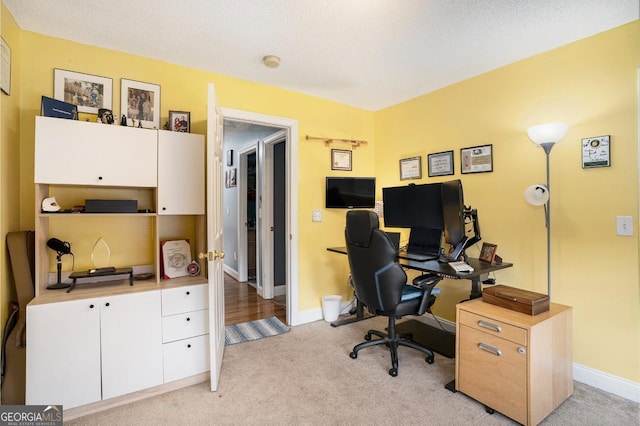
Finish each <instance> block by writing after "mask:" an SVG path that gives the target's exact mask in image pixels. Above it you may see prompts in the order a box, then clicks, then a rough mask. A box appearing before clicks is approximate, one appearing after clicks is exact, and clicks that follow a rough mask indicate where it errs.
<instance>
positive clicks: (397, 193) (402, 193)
mask: <svg viewBox="0 0 640 426" xmlns="http://www.w3.org/2000/svg"><path fill="white" fill-rule="evenodd" d="M441 188H442V185H441V184H439V183H428V184H422V185H407V186H394V187H390V188H382V201H383V203H384V226H388V227H391V228H432V229H442V227H443V218H442V189H441Z"/></svg>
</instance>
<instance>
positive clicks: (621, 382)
mask: <svg viewBox="0 0 640 426" xmlns="http://www.w3.org/2000/svg"><path fill="white" fill-rule="evenodd" d="M350 306H351V302H347V303H343V304H342V310H341V311H340V312H341V313H346V312H348V309H350ZM298 319H300V320H301V321H300V322H299V323H298V324H297V325H300V324H305V323H308V322H313V321H318V320H321V319H322V309H321V308H316V309H310V310H308V311H304V312H300V316H299V318H298ZM414 319H417V320H419V321H421V322H424V323H425V324H429V325H431V326H434V327H439V325H438V321H439V322H440V324H442V326H443V327H444V328H445V329H446V330H447V331H451V332H453V333H455V331H456V323H455V322H451V321H449V320H446V319H443V318H438V321H436V320H435V319H434V318H433V317H431V316H428V315H424V316H422V317H419V318H415V317H414ZM573 379H574V380H576V381H578V382H580V383H584V384H585V385H589V386H593V387H594V388H598V389H600V390H602V391H605V392H608V393H611V394H614V395H617V396H619V397H621V398H625V399H628V400H630V401H633V402H636V403H640V383H636V382H633V381H631V380H627V379H624V378H622V377H618V376H614V375H613V374H609V373H605V372H604V371H600V370H596V369H595V368H591V367H587V366H586V365H581V364H578V363H577V362H574V363H573Z"/></svg>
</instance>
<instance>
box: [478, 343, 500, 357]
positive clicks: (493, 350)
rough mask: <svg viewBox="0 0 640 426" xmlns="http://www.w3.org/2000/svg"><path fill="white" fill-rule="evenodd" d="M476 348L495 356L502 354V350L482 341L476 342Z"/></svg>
mask: <svg viewBox="0 0 640 426" xmlns="http://www.w3.org/2000/svg"><path fill="white" fill-rule="evenodd" d="M478 349H482V350H483V351H486V352H489V353H490V354H492V355H495V356H502V351H501V350H500V349H497V348H494V347H493V346H489V345H485V344H484V343H478Z"/></svg>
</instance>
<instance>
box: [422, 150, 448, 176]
mask: <svg viewBox="0 0 640 426" xmlns="http://www.w3.org/2000/svg"><path fill="white" fill-rule="evenodd" d="M427 159H428V165H429V177H433V176H448V175H452V174H453V151H445V152H437V153H435V154H429V155H428V156H427Z"/></svg>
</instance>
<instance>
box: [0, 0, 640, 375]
mask: <svg viewBox="0 0 640 426" xmlns="http://www.w3.org/2000/svg"><path fill="white" fill-rule="evenodd" d="M3 15H8V12H7V11H6V9H5V8H4V6H3ZM5 21H6V19H5V18H4V16H3V21H2V22H3V26H4V24H5ZM2 31H3V35H4V31H5V29H4V27H3V29H2ZM18 39H19V40H16V41H14V43H15V44H16V45H19V47H20V48H19V49H14V63H16V60H17V61H18V62H17V63H19V62H20V60H22V62H24V63H25V64H28V66H25V67H24V68H21V69H20V71H19V72H20V75H19V76H16V74H17V73H16V68H14V91H16V90H17V89H16V86H17V84H16V83H17V82H19V85H20V91H18V92H16V93H19V96H20V97H19V102H20V103H19V109H20V114H19V116H17V117H13V122H15V123H19V144H20V145H19V147H20V156H19V164H20V171H19V176H20V177H19V181H17V180H16V177H15V176H12V177H10V178H9V180H2V181H1V184H2V194H3V197H5V195H4V194H5V191H6V190H7V189H8V188H11V187H12V186H11V185H14V186H18V185H19V188H20V192H21V193H20V203H19V206H20V225H19V226H20V228H21V229H30V228H33V226H34V206H33V200H34V187H33V138H34V127H33V122H34V116H35V115H37V114H38V113H39V107H40V97H41V96H42V95H47V96H52V95H53V69H54V68H62V69H67V70H72V71H79V72H84V73H89V74H95V75H100V76H106V77H110V78H113V83H114V96H113V104H114V105H113V109H114V112H115V113H116V114H118V113H119V110H120V108H119V104H120V95H119V93H120V84H119V82H120V78H128V79H133V80H140V81H145V82H149V83H155V84H160V85H161V107H162V114H161V115H162V117H161V120H162V122H164V120H166V117H167V115H168V113H167V111H168V110H169V109H171V110H185V111H191V121H192V132H194V133H202V134H204V133H205V129H206V127H205V118H206V84H207V83H209V82H213V83H215V85H216V90H217V93H218V99H219V102H220V104H221V106H223V107H226V108H232V109H239V110H246V111H252V112H258V113H261V114H268V115H275V116H281V117H288V118H293V119H297V120H298V121H299V135H300V137H299V141H298V144H299V158H298V176H297V179H298V185H299V193H298V209H299V215H298V223H299V251H298V258H299V276H298V280H299V293H300V295H299V308H300V310H301V311H304V310H308V309H314V308H318V307H319V306H320V298H321V296H323V295H326V294H331V293H338V294H342V295H343V296H344V297H345V298H346V297H348V296H349V290H348V288H346V286H345V282H346V277H347V275H348V271H347V265H346V259H345V258H344V257H343V256H340V255H336V254H333V253H328V252H326V250H325V248H326V247H329V246H338V245H343V244H344V236H343V230H344V213H345V211H344V210H324V177H325V176H327V175H351V176H372V175H375V176H377V178H378V187H379V188H382V187H383V186H390V185H396V184H400V181H399V176H398V160H399V159H400V158H405V157H409V156H415V155H422V156H423V164H424V163H425V161H426V158H425V157H424V156H425V155H426V154H428V153H433V152H439V151H445V150H454V151H455V159H456V175H455V176H453V178H459V177H461V175H460V172H459V148H462V147H468V146H474V145H481V144H487V143H491V144H493V146H494V172H492V173H483V174H477V175H465V176H463V177H462V180H463V183H464V188H465V193H466V201H467V203H468V204H471V205H472V206H473V207H475V208H478V210H479V214H480V221H481V224H482V231H483V237H484V238H483V239H484V241H488V242H493V243H496V244H498V252H499V253H500V254H501V255H502V256H503V257H504V258H505V260H507V261H511V262H513V263H514V265H515V266H514V267H513V268H511V269H509V270H505V271H503V272H500V273H499V274H497V279H498V282H500V283H504V284H509V285H514V286H517V287H521V288H527V289H532V290H535V291H540V292H544V291H546V269H545V268H546V252H545V250H546V242H545V229H544V222H543V213H542V210H541V209H539V208H534V207H531V206H529V205H527V204H526V203H525V201H524V200H523V197H522V191H523V190H524V188H526V187H527V186H528V185H530V184H532V183H538V182H543V181H544V179H545V174H544V173H545V172H544V170H545V169H544V153H543V152H542V151H541V150H540V149H539V148H537V147H535V146H534V145H533V144H532V143H531V142H529V140H528V139H527V136H526V128H527V127H528V126H529V125H532V124H538V123H542V122H547V121H556V120H564V121H567V122H568V123H569V124H570V126H571V127H570V129H569V133H568V135H567V137H566V139H565V140H564V141H562V142H561V143H560V144H558V145H557V146H556V147H555V148H554V149H553V152H552V155H551V173H552V182H551V186H552V194H553V212H552V213H553V240H552V245H553V247H552V250H553V259H552V273H553V277H552V280H553V300H554V301H555V302H558V303H564V304H568V305H572V306H573V307H574V343H575V361H576V362H578V363H581V364H584V365H587V366H589V367H592V368H595V369H598V370H601V371H605V372H608V373H611V374H614V375H616V376H620V377H623V378H626V379H629V380H633V381H636V382H638V381H640V372H639V370H638V368H639V367H638V362H637V360H638V358H639V357H640V354H639V351H638V347H639V341H638V335H639V334H640V326H639V323H640V313H639V306H638V300H639V297H640V296H639V289H638V238H637V232H638V226H637V223H638V222H637V217H638V207H637V206H638V184H637V182H638V175H637V172H638V164H637V141H638V134H637V131H638V130H637V129H638V123H637V99H636V93H637V90H636V78H637V77H636V72H637V68H638V66H640V60H639V58H638V55H639V53H638V52H640V46H639V40H640V24H639V23H638V22H637V21H636V22H634V23H632V24H629V25H626V26H623V27H620V28H618V29H614V30H612V31H608V32H606V33H603V34H601V35H598V36H595V37H592V38H589V39H586V40H583V41H580V42H578V43H574V44H572V45H569V46H566V47H563V48H560V49H557V50H554V51H551V52H548V53H545V54H542V55H538V56H535V57H533V58H530V59H527V60H524V61H521V62H518V63H515V64H512V65H510V66H507V67H504V68H501V69H499V70H496V71H493V72H490V73H487V74H484V75H482V76H479V77H476V78H474V79H470V80H467V81H464V82H462V83H459V84H456V85H454V86H451V87H448V88H445V89H442V90H440V91H437V92H434V93H431V94H428V95H425V96H422V97H419V98H416V99H414V100H412V101H409V102H405V103H403V104H400V105H397V106H394V107H391V108H388V109H385V110H382V111H379V112H377V113H373V112H368V111H364V110H361V109H357V108H352V107H348V106H345V105H341V104H338V103H335V102H329V101H325V100H322V99H319V98H315V97H311V96H306V95H302V94H298V93H294V92H291V91H287V90H282V89H277V88H274V87H269V86H265V85H260V84H255V83H251V82H247V81H243V80H238V79H235V78H230V77H226V76H222V75H218V74H214V73H210V72H205V71H201V70H196V69H192V68H187V67H184V66H179V65H175V64H170V63H166V62H161V61H156V60H152V59H148V58H143V57H139V56H134V55H129V54H125V53H121V52H115V51H110V50H106V49H101V48H96V47H92V46H86V45H82V44H78V43H72V42H68V41H65V40H60V39H55V38H51V37H46V36H42V35H38V34H34V33H31V32H27V31H19V34H18ZM15 56H18V58H15ZM5 98H6V97H4V96H3V106H4V99H5ZM12 98H13V95H12ZM5 115H6V111H4V109H3V112H2V117H3V131H2V132H3V134H2V136H3V160H2V161H3V170H2V173H3V177H5V176H6V170H5V162H6V161H7V160H5V157H4V152H5V144H4V136H5V130H4V128H5V126H4V124H5ZM603 134H610V135H611V137H612V154H613V158H612V167H610V168H605V169H595V170H582V169H581V167H580V147H579V143H580V139H581V138H584V137H589V136H598V135H603ZM305 135H313V136H326V137H333V138H354V139H364V140H368V141H369V144H368V145H366V146H363V147H359V148H357V149H354V150H353V172H335V171H331V169H330V164H329V159H330V149H329V148H327V147H325V146H324V144H323V143H322V142H317V141H306V140H305V139H304V136H305ZM338 147H341V146H338ZM14 159H15V156H14ZM62 166H64V165H62ZM423 167H424V170H423V175H424V176H425V178H424V179H422V181H423V182H436V181H440V180H445V179H429V178H426V175H427V173H426V166H423ZM448 178H449V177H448ZM612 188H615V190H612ZM379 193H380V190H379ZM379 198H380V197H379ZM5 202H6V200H5V199H4V198H3V204H2V207H3V209H2V218H3V222H4V221H5V217H6V216H7V213H5V210H6V208H5V207H6V204H5ZM13 204H14V205H15V204H16V203H13ZM314 209H320V210H323V221H322V222H321V223H312V222H311V211H312V210H314ZM616 215H631V216H633V217H634V221H635V224H636V236H634V237H617V236H615V216H616ZM11 217H13V216H11ZM470 253H471V254H472V255H473V254H474V249H472V250H471V251H470ZM461 284H462V283H460V282H447V283H445V284H444V287H445V291H444V292H443V296H442V297H441V298H440V300H439V302H438V303H437V304H436V306H437V307H438V309H440V311H438V313H439V314H440V315H442V316H444V317H447V318H449V319H452V316H451V309H452V306H453V305H454V304H455V302H456V301H457V300H460V299H462V298H464V297H465V295H466V294H467V293H468V286H466V285H465V284H462V285H461ZM2 291H3V292H6V281H5V282H4V283H3V286H2ZM7 303H8V302H7V301H6V299H3V302H2V305H3V309H4V307H5V305H6V304H7ZM612 348H615V359H616V362H615V363H613V362H611V350H612Z"/></svg>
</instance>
